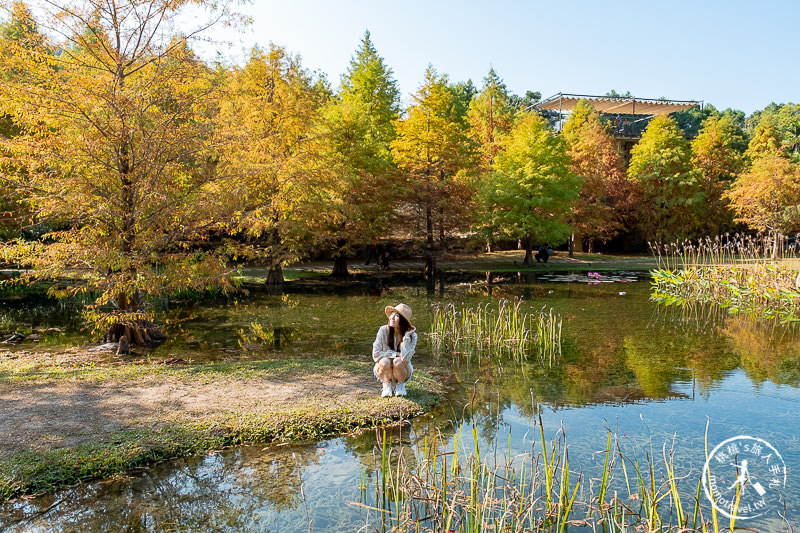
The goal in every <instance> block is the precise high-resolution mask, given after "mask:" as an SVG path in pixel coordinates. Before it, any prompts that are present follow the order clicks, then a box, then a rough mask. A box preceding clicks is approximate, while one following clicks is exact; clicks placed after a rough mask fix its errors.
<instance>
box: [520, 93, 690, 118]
mask: <svg viewBox="0 0 800 533" xmlns="http://www.w3.org/2000/svg"><path fill="white" fill-rule="evenodd" d="M580 100H588V101H589V103H590V104H592V106H594V108H595V109H596V110H597V111H598V112H600V113H601V114H604V115H614V114H619V115H648V116H655V115H666V114H669V113H674V112H675V111H681V110H683V109H689V108H691V107H694V106H697V105H701V103H700V102H698V101H696V100H663V99H652V98H636V97H634V96H620V97H613V96H591V95H586V94H564V93H558V94H556V95H553V96H551V97H550V98H548V99H547V100H544V101H542V102H539V103H538V104H534V105H533V108H535V109H538V110H541V111H558V112H559V113H563V112H567V111H572V110H573V109H574V108H575V106H576V105H577V104H578V101H580Z"/></svg>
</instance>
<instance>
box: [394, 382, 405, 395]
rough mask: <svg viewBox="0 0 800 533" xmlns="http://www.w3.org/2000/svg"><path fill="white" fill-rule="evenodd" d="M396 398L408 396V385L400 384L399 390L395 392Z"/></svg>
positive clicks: (398, 385)
mask: <svg viewBox="0 0 800 533" xmlns="http://www.w3.org/2000/svg"><path fill="white" fill-rule="evenodd" d="M394 395H395V396H405V395H406V384H405V383H398V384H397V388H396V389H395V390H394Z"/></svg>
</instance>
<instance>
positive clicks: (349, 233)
mask: <svg viewBox="0 0 800 533" xmlns="http://www.w3.org/2000/svg"><path fill="white" fill-rule="evenodd" d="M399 99H400V91H399V89H398V88H397V82H396V81H395V80H394V78H393V77H392V69H391V68H389V67H388V66H386V64H385V63H384V60H383V58H382V57H381V56H380V55H379V54H378V52H377V50H376V49H375V46H374V45H373V44H372V41H371V40H370V35H369V32H367V33H366V34H365V35H364V39H363V41H362V43H361V47H360V48H359V49H358V50H357V51H356V54H355V56H354V57H353V59H352V61H351V62H350V67H349V69H348V71H347V73H346V74H345V75H344V76H343V77H342V90H341V93H340V98H339V99H332V100H331V101H330V103H329V104H328V106H327V108H326V110H325V111H324V123H323V126H322V132H321V133H322V136H323V138H324V144H325V147H326V149H325V156H326V163H325V165H326V166H327V167H328V170H329V171H330V172H332V173H333V174H335V178H334V179H332V181H331V189H330V192H331V194H330V195H329V197H328V200H329V201H328V203H327V205H326V206H325V210H326V212H327V213H328V215H329V217H328V225H327V227H326V228H324V229H325V233H326V235H327V240H328V241H329V243H330V246H331V247H332V248H333V250H334V253H333V255H334V267H333V275H334V276H343V275H347V273H348V272H347V257H348V254H349V253H350V252H351V251H352V249H353V248H354V247H358V246H363V245H364V244H366V242H367V241H368V240H369V237H370V236H377V235H381V234H383V233H385V232H386V231H387V229H388V226H389V222H390V220H391V217H392V214H393V212H392V202H393V199H394V196H395V185H394V180H395V178H396V174H397V172H396V168H395V167H394V163H393V161H392V157H391V142H392V140H394V138H395V137H396V132H395V129H394V121H396V120H397V119H398V118H399V116H400V103H399Z"/></svg>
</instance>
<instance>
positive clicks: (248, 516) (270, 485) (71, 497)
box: [0, 445, 325, 532]
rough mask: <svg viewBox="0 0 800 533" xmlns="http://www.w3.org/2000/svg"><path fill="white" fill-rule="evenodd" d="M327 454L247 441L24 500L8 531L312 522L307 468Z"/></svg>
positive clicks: (237, 527)
mask: <svg viewBox="0 0 800 533" xmlns="http://www.w3.org/2000/svg"><path fill="white" fill-rule="evenodd" d="M324 453H325V448H324V446H317V445H306V446H291V447H288V446H287V447H270V448H265V449H264V450H261V449H260V448H255V447H244V448H238V449H236V450H232V451H228V452H224V453H222V454H211V455H204V456H201V457H197V458H191V459H187V460H178V461H174V462H172V463H170V464H169V465H159V466H156V467H155V468H153V469H151V470H148V471H144V472H143V473H142V474H141V476H136V477H120V478H117V479H115V480H112V481H109V482H106V483H96V484H93V485H87V486H81V487H78V488H75V489H72V490H69V491H65V492H62V493H60V494H59V495H58V496H57V497H58V500H56V501H52V502H47V501H41V500H40V501H38V502H37V504H36V505H28V504H25V503H19V504H18V505H16V506H15V508H16V516H5V517H3V519H4V520H5V521H6V523H7V524H8V525H9V529H8V530H7V531H10V532H11V531H13V532H17V531H48V532H49V531H64V532H67V531H76V532H77V531H127V532H145V531H172V530H178V531H281V530H282V528H284V527H286V526H287V522H292V523H293V522H297V523H299V524H302V525H305V524H306V518H305V511H304V510H303V503H302V500H301V493H300V487H301V482H302V476H303V472H304V471H305V469H306V468H308V467H309V466H311V465H318V464H319V462H320V460H321V458H322V456H323V455H324ZM98 497H101V499H102V502H103V504H102V505H101V506H98V505H97V504H96V500H97V499H98ZM58 501H60V502H61V503H58ZM54 504H56V505H54ZM48 509H49V510H48ZM43 511H44V512H43ZM26 516H29V517H31V518H28V519H26V518H24V517H26ZM276 517H280V522H278V521H277V518H276ZM51 519H52V522H51ZM0 525H2V522H0ZM290 529H295V527H294V525H292V526H291V528H290ZM4 531H6V530H4Z"/></svg>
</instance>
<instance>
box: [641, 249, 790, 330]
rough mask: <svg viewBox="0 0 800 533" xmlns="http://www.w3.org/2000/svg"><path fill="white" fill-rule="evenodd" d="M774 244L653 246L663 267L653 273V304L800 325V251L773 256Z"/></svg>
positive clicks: (654, 252) (787, 250)
mask: <svg viewBox="0 0 800 533" xmlns="http://www.w3.org/2000/svg"><path fill="white" fill-rule="evenodd" d="M773 245H774V242H773V239H772V238H771V237H770V238H765V237H763V236H755V237H752V236H747V235H738V234H737V235H733V236H729V235H727V234H726V235H723V236H721V237H716V238H715V239H713V240H712V239H710V238H706V239H704V240H700V241H696V242H695V241H688V240H687V241H683V242H676V243H671V244H666V245H662V244H660V243H655V244H653V243H651V244H650V248H651V250H652V252H653V255H654V257H655V258H656V260H657V262H658V268H657V269H655V270H653V271H651V275H652V277H653V293H652V299H653V300H656V301H659V302H663V303H666V304H667V305H683V304H685V303H686V302H710V303H714V304H717V305H719V306H721V307H723V308H726V309H728V311H729V312H730V313H745V314H748V315H751V316H753V317H755V318H767V319H778V320H780V321H781V322H798V321H800V318H798V317H799V316H800V275H799V274H798V265H800V263H799V262H798V261H797V259H796V252H797V248H796V246H790V245H789V241H788V240H787V241H785V242H784V245H783V246H781V247H780V248H781V250H782V256H781V258H780V259H778V260H775V259H772V258H771V256H770V253H771V248H772V247H773Z"/></svg>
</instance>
